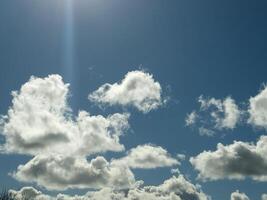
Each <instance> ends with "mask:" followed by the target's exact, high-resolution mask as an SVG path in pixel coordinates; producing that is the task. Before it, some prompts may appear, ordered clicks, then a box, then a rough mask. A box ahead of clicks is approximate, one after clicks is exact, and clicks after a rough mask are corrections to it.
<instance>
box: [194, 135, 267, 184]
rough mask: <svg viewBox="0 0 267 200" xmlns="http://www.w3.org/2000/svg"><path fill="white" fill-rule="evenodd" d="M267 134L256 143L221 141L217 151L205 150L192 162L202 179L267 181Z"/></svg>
mask: <svg viewBox="0 0 267 200" xmlns="http://www.w3.org/2000/svg"><path fill="white" fill-rule="evenodd" d="M266 153H267V136H261V137H260V139H259V140H258V142H257V143H256V144H253V143H247V142H241V141H235V142H234V143H233V144H230V145H223V144H221V143H219V144H218V145H217V149H216V150H215V151H204V152H202V153H200V154H199V155H197V156H196V157H191V158H190V162H191V163H192V165H193V166H194V168H195V169H196V170H197V171H199V178H200V179H202V180H218V179H224V178H228V179H239V180H240V179H244V178H246V177H251V178H252V179H253V180H257V181H267V158H266Z"/></svg>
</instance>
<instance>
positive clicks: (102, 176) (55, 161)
mask: <svg viewBox="0 0 267 200" xmlns="http://www.w3.org/2000/svg"><path fill="white" fill-rule="evenodd" d="M13 176H14V177H15V178H16V179H17V180H19V181H23V182H35V183H37V184H38V185H40V186H43V187H45V188H46V189H49V190H65V189H68V188H101V187H114V188H128V187H130V186H131V185H133V184H134V183H135V179H134V175H133V174H132V172H131V171H130V170H129V168H128V167H126V166H124V165H115V164H110V163H109V162H108V161H107V160H106V159H105V158H103V157H100V156H99V157H96V158H95V159H92V160H91V162H90V163H88V161H87V160H86V158H84V157H74V156H73V157H65V156H62V155H53V154H49V155H38V156H35V157H34V158H33V159H32V160H30V161H29V162H28V163H26V164H25V165H20V166H18V169H17V172H14V174H13Z"/></svg>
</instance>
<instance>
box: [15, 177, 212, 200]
mask: <svg viewBox="0 0 267 200" xmlns="http://www.w3.org/2000/svg"><path fill="white" fill-rule="evenodd" d="M27 190H28V192H27V193H28V196H30V195H31V197H32V198H29V199H32V200H40V199H43V200H115V199H116V200H144V199H145V200H208V199H209V197H208V196H207V195H206V194H205V193H203V192H202V190H201V189H200V188H199V187H197V186H195V185H193V184H192V183H190V182H189V181H188V180H186V179H185V178H184V176H182V175H179V176H173V177H171V178H170V179H168V180H166V181H164V183H163V184H161V185H158V186H141V185H136V187H134V188H130V189H128V190H114V189H112V188H103V189H101V190H99V191H90V192H88V193H86V194H85V195H83V196H68V195H63V194H59V195H57V197H51V196H47V195H44V194H42V193H41V192H39V191H36V190H35V189H34V188H27ZM31 190H32V191H31ZM24 191H25V189H24V188H22V189H21V190H20V191H14V190H12V191H11V194H13V196H14V197H15V199H16V200H22V199H21V197H22V196H23V195H22V194H23V192H24Z"/></svg>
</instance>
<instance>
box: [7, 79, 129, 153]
mask: <svg viewBox="0 0 267 200" xmlns="http://www.w3.org/2000/svg"><path fill="white" fill-rule="evenodd" d="M12 95H13V100H12V106H11V107H10V108H9V110H8V114H7V115H6V116H5V117H4V119H5V122H3V123H2V124H3V134H4V136H5V139H6V143H5V144H4V149H5V151H6V152H12V153H21V154H30V155H36V154H39V153H43V152H47V151H52V152H58V153H64V154H65V153H71V152H72V153H76V154H77V153H78V154H81V153H82V154H87V155H88V154H93V153H97V152H105V151H122V150H123V149H124V146H123V145H122V144H120V143H119V137H120V136H121V135H122V133H123V131H125V130H126V129H127V128H128V126H129V125H128V117H129V114H119V113H116V114H113V115H110V116H108V117H104V116H101V115H98V116H91V115H90V114H89V113H87V112H86V111H80V112H79V114H78V116H77V117H76V116H73V115H72V113H71V109H70V107H69V106H68V103H67V97H68V95H69V89H68V84H64V82H63V81H62V77H61V76H59V75H50V76H48V77H46V78H36V77H31V79H30V80H29V81H28V82H27V83H25V84H24V85H22V87H21V88H20V90H19V91H14V92H12ZM69 150H71V152H69ZM66 151H67V152H66Z"/></svg>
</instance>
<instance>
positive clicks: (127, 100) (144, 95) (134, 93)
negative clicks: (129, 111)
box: [88, 71, 163, 113]
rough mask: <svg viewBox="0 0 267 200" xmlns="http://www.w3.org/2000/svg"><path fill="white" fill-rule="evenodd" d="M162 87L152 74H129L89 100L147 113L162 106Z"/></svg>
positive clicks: (92, 94)
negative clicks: (132, 108) (131, 107)
mask: <svg viewBox="0 0 267 200" xmlns="http://www.w3.org/2000/svg"><path fill="white" fill-rule="evenodd" d="M161 92H162V91H161V86H160V84H159V83H158V82H156V81H155V80H154V79H153V76H152V75H151V74H148V73H145V72H143V71H131V72H128V73H127V74H126V75H125V77H124V79H123V80H122V81H121V82H119V83H114V84H109V83H106V84H104V85H102V86H101V87H100V88H98V89H97V90H96V91H94V92H93V93H91V94H89V96H88V98H89V100H91V101H93V102H96V103H99V104H108V105H122V106H133V107H136V108H137V109H138V110H139V111H142V112H144V113H147V112H149V111H151V110H154V109H156V108H158V107H159V106H161V105H162V103H163V100H162V95H161Z"/></svg>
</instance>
